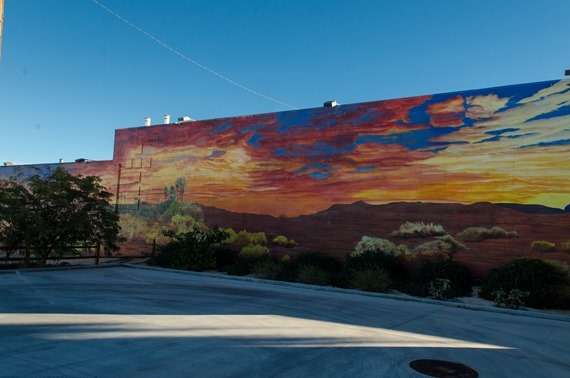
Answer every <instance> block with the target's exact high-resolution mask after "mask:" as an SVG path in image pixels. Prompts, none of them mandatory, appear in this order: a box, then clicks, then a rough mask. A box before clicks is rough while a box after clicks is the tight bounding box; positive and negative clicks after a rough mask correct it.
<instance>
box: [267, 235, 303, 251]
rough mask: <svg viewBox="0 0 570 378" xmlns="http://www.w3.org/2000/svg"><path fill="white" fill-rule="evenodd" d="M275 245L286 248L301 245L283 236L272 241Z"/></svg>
mask: <svg viewBox="0 0 570 378" xmlns="http://www.w3.org/2000/svg"><path fill="white" fill-rule="evenodd" d="M271 242H272V243H273V244H277V245H279V246H282V247H285V248H293V247H296V246H298V245H299V243H297V242H296V241H295V240H293V239H290V240H289V239H287V237H286V236H283V235H279V236H276V237H274V238H273V240H272V241H271Z"/></svg>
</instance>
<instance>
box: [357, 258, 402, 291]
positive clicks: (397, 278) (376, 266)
mask: <svg viewBox="0 0 570 378" xmlns="http://www.w3.org/2000/svg"><path fill="white" fill-rule="evenodd" d="M346 269H347V271H348V273H349V274H350V275H352V276H353V275H354V274H356V273H357V272H359V271H366V270H384V271H385V272H386V274H388V276H389V278H390V281H391V282H393V283H397V284H400V283H402V282H403V281H404V279H405V271H404V269H403V268H402V266H401V265H400V263H399V262H398V260H397V259H396V258H395V257H394V256H392V255H388V254H386V253H383V252H377V251H366V252H363V253H360V254H351V255H349V256H348V257H347V259H346ZM353 278H354V277H353Z"/></svg>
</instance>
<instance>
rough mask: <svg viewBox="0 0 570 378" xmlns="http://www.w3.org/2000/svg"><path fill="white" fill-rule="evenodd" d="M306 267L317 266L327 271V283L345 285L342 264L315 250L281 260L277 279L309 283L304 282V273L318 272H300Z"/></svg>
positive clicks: (309, 270)
mask: <svg viewBox="0 0 570 378" xmlns="http://www.w3.org/2000/svg"><path fill="white" fill-rule="evenodd" d="M307 267H312V268H318V270H321V271H324V272H328V278H327V284H330V285H333V286H346V282H345V281H346V279H345V276H344V269H343V266H342V264H341V263H340V262H339V261H338V260H336V259H334V258H332V257H325V256H321V255H320V254H319V253H317V252H306V253H302V254H300V255H299V256H297V257H295V258H292V259H289V261H286V260H283V261H282V266H281V272H280V276H279V279H280V280H283V281H291V282H296V281H298V282H304V283H310V282H305V278H306V275H310V274H309V273H315V272H316V273H315V274H317V275H318V274H319V273H318V271H317V270H311V269H306V270H305V271H304V273H302V272H303V270H304V269H305V268H307ZM299 280H301V281H299ZM316 284H318V283H316Z"/></svg>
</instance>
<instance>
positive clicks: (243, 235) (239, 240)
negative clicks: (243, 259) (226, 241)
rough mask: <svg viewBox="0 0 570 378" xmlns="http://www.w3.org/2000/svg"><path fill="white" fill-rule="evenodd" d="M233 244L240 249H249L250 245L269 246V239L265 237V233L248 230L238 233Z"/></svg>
mask: <svg viewBox="0 0 570 378" xmlns="http://www.w3.org/2000/svg"><path fill="white" fill-rule="evenodd" d="M233 244H235V245H237V246H240V247H247V246H248V245H250V244H253V245H256V244H259V245H265V244H267V237H266V236H265V232H247V231H246V230H242V231H240V232H238V233H237V235H236V237H235V239H234V241H233Z"/></svg>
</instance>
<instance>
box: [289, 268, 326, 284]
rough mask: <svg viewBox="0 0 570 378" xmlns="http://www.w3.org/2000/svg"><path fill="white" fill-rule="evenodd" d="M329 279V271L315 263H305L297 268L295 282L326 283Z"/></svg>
mask: <svg viewBox="0 0 570 378" xmlns="http://www.w3.org/2000/svg"><path fill="white" fill-rule="evenodd" d="M330 279H331V274H330V272H328V271H326V270H325V269H323V268H320V267H318V266H315V265H305V266H302V267H301V268H300V269H299V273H298V274H297V282H300V283H305V284H309V285H321V286H324V285H327V284H328V283H329V281H330Z"/></svg>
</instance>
